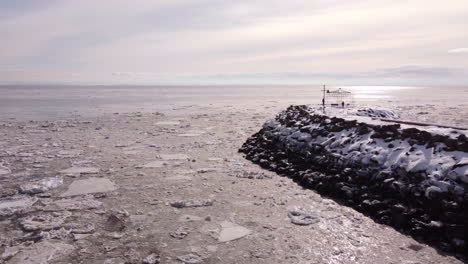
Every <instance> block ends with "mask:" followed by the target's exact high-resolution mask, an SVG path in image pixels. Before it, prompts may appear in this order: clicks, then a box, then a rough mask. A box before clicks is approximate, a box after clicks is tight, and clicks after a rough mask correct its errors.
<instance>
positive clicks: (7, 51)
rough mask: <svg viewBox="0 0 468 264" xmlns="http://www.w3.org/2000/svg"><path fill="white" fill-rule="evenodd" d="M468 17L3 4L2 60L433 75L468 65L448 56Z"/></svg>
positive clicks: (51, 1) (84, 74)
mask: <svg viewBox="0 0 468 264" xmlns="http://www.w3.org/2000/svg"><path fill="white" fill-rule="evenodd" d="M38 2H40V4H38ZM2 14H3V15H2ZM427 17H437V18H438V19H437V21H436V20H427V19H426V18H427ZM466 17H468V1H466V0H453V1H451V4H450V5H447V4H446V3H444V2H440V1H436V0H414V1H411V2H408V1H404V0H382V1H379V2H378V3H377V2H376V1H371V0H349V1H340V0H311V1H302V0H290V1H283V0H251V1H248V2H243V1H218V0H193V1H189V2H187V1H184V0H158V1H154V0H139V1H135V2H134V3H132V4H128V0H108V1H92V0H81V1H60V0H44V1H34V0H25V1H15V3H12V2H11V1H3V2H2V1H0V34H1V35H2V41H1V42H0V62H1V64H3V65H7V66H8V68H10V69H18V68H19V69H24V70H25V71H24V72H23V73H22V74H21V75H18V78H19V79H18V81H30V82H33V81H44V82H46V81H54V82H55V81H61V80H62V79H63V78H64V77H62V76H63V74H59V72H77V73H80V78H82V79H83V80H85V81H88V82H96V83H100V82H102V83H112V82H117V83H119V82H123V81H128V82H132V81H138V80H141V81H142V82H143V81H144V82H148V83H154V82H159V81H160V80H163V81H164V82H166V81H168V82H170V81H172V80H180V79H181V78H179V77H180V76H182V79H184V80H189V79H191V78H192V79H193V80H195V81H197V82H198V81H200V80H201V79H202V78H205V77H206V76H211V77H210V78H211V79H215V77H214V76H217V75H219V76H224V77H226V76H231V77H229V79H233V78H239V80H238V81H239V82H240V81H241V78H247V79H248V80H254V79H255V80H257V79H267V78H272V79H275V80H278V79H279V80H280V81H281V78H283V79H286V80H292V81H294V80H303V81H306V80H308V79H313V78H316V79H320V76H316V74H317V73H320V74H322V77H323V78H330V79H331V78H335V79H340V78H341V79H342V80H345V79H346V80H347V79H355V78H390V77H388V76H392V78H393V77H394V76H399V78H402V79H403V78H407V79H408V80H409V81H413V79H417V78H420V80H421V81H425V80H426V78H425V77H424V76H439V77H440V78H443V76H454V75H456V74H457V73H452V72H451V69H452V68H460V69H463V70H465V71H466V70H468V65H466V58H464V57H462V56H450V55H449V54H447V52H445V51H446V50H449V49H450V48H451V47H453V45H459V46H463V45H464V44H465V43H468V35H466V34H465V35H463V34H462V35H461V34H460V32H464V30H465V29H466V27H467V21H466ZM465 50H466V48H460V49H452V50H450V51H449V53H461V52H466V51H465ZM401 65H405V66H401ZM408 65H409V66H408ZM412 65H413V66H412ZM424 65H431V66H424ZM0 66H1V65H0ZM444 71H445V72H444ZM112 73H114V74H112ZM257 73H259V74H257ZM272 73H274V74H272ZM312 73H313V74H312ZM244 74H247V75H248V74H251V75H252V77H247V76H243V75H244ZM375 75H378V76H375ZM41 76H42V77H41ZM191 76H192V77H191ZM194 76H198V77H194ZM255 76H256V77H255ZM262 76H263V77H262ZM355 76H358V77H355ZM5 77H6V78H8V80H11V81H14V80H13V79H12V78H13V77H10V76H5ZM254 77H255V78H254ZM61 78H62V79H61ZM447 78H448V77H447ZM77 80H78V79H72V81H77ZM216 80H217V81H222V80H223V79H222V78H221V77H218V78H217V79H216ZM2 81H4V79H3V78H2V79H0V82H2ZM68 81H69V80H68ZM233 81H235V80H233ZM449 81H452V80H449Z"/></svg>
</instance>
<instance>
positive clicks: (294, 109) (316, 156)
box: [239, 105, 468, 260]
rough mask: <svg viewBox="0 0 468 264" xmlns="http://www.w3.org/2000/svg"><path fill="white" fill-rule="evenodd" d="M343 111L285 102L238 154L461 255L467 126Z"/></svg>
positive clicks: (467, 198) (466, 215) (465, 226)
mask: <svg viewBox="0 0 468 264" xmlns="http://www.w3.org/2000/svg"><path fill="white" fill-rule="evenodd" d="M343 112H344V110H342V113H340V114H333V115H325V114H324V113H323V112H322V111H321V110H319V109H314V108H311V107H308V106H304V105H299V106H290V107H289V108H287V109H286V110H285V111H282V112H280V113H279V114H278V115H277V116H276V118H274V119H273V120H269V121H267V122H266V123H265V124H264V125H263V128H262V129H261V130H260V131H259V132H257V133H255V134H254V135H252V136H251V137H250V138H248V139H247V141H246V142H245V143H244V144H243V146H242V147H241V148H240V150H239V151H240V152H242V153H244V154H245V157H246V158H247V159H248V160H250V161H252V162H254V163H256V164H259V165H260V166H261V167H263V168H265V169H268V170H272V171H275V172H277V173H278V174H280V175H283V176H288V177H290V178H292V179H293V180H294V181H296V182H298V183H299V184H301V185H302V186H304V187H306V188H310V189H313V190H315V191H317V192H318V193H319V194H321V195H325V196H329V197H331V198H334V199H336V200H337V201H339V202H340V203H343V204H345V205H347V206H350V207H352V208H354V209H356V210H358V211H360V212H362V213H364V214H366V215H368V216H370V217H371V218H373V219H374V220H375V221H376V222H378V223H381V224H386V225H389V226H392V227H394V228H395V229H397V230H399V231H400V232H403V233H405V234H408V235H410V236H412V237H413V238H415V239H417V240H420V241H423V242H426V243H428V244H429V245H431V246H434V247H435V248H437V249H439V250H442V251H443V252H445V253H450V254H453V255H454V256H456V257H458V258H460V259H465V260H466V258H467V252H468V247H467V239H468V232H467V230H468V194H467V189H468V138H467V135H466V134H467V133H466V131H463V130H456V129H450V128H435V127H416V126H408V125H404V124H395V123H388V122H382V121H380V119H379V118H392V119H396V118H398V116H397V115H396V114H395V113H393V112H391V111H386V110H379V109H377V110H374V109H354V110H347V112H346V113H343Z"/></svg>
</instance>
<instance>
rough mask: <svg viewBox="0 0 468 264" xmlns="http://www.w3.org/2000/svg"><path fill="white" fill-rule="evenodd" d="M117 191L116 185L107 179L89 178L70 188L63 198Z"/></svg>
mask: <svg viewBox="0 0 468 264" xmlns="http://www.w3.org/2000/svg"><path fill="white" fill-rule="evenodd" d="M116 189H117V186H116V185H115V183H113V182H112V181H110V180H109V179H107V178H88V179H83V180H76V181H74V182H72V184H70V186H68V190H67V191H66V192H65V193H63V194H62V195H61V196H62V197H66V196H75V195H83V194H89V193H103V192H111V191H114V190H116Z"/></svg>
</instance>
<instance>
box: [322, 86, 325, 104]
mask: <svg viewBox="0 0 468 264" xmlns="http://www.w3.org/2000/svg"><path fill="white" fill-rule="evenodd" d="M322 105H323V107H325V84H324V85H323V98H322Z"/></svg>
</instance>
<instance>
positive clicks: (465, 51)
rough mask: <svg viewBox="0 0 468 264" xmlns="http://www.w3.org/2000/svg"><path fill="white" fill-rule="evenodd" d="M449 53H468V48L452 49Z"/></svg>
mask: <svg viewBox="0 0 468 264" xmlns="http://www.w3.org/2000/svg"><path fill="white" fill-rule="evenodd" d="M448 53H468V48H458V49H451V50H449V51H448Z"/></svg>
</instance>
